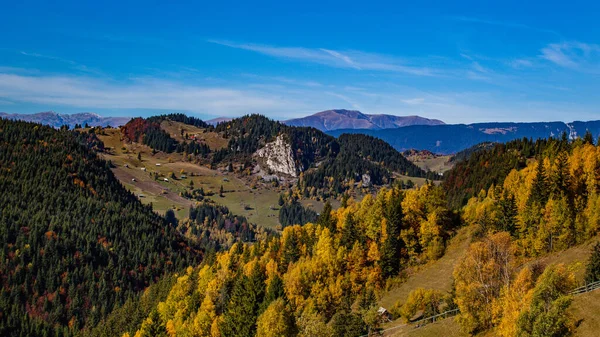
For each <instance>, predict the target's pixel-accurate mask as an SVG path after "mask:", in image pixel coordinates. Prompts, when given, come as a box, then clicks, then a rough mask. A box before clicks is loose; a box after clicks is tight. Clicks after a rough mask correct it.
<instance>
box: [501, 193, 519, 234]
mask: <svg viewBox="0 0 600 337" xmlns="http://www.w3.org/2000/svg"><path fill="white" fill-rule="evenodd" d="M498 204H499V206H500V216H499V218H498V229H499V230H501V231H504V232H509V233H510V234H511V235H514V234H515V232H516V225H515V224H516V223H517V213H518V210H517V203H516V202H515V197H514V196H512V195H507V196H505V197H504V198H502V199H500V201H499V202H498Z"/></svg>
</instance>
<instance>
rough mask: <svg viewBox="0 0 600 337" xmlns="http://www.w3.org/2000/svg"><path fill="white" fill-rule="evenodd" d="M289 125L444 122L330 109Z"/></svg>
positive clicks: (339, 126)
mask: <svg viewBox="0 0 600 337" xmlns="http://www.w3.org/2000/svg"><path fill="white" fill-rule="evenodd" d="M284 123H285V124H287V125H291V126H310V127H314V128H316V129H319V130H321V131H331V130H338V129H370V130H373V129H375V130H378V129H393V128H399V127H404V126H409V125H440V124H444V122H442V121H440V120H437V119H428V118H424V117H420V116H414V115H413V116H394V115H385V114H374V115H369V114H364V113H362V112H360V111H358V110H346V109H331V110H325V111H321V112H317V113H315V114H313V115H310V116H306V117H302V118H296V119H290V120H287V121H284Z"/></svg>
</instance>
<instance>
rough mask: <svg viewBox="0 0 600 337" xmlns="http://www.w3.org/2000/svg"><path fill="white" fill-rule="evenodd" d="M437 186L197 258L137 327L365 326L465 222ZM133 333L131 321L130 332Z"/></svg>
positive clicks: (209, 331)
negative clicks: (381, 298) (399, 281)
mask: <svg viewBox="0 0 600 337" xmlns="http://www.w3.org/2000/svg"><path fill="white" fill-rule="evenodd" d="M445 205H446V202H445V196H444V194H443V191H442V190H441V189H440V188H439V187H434V186H432V185H426V186H424V187H422V188H420V189H414V190H409V191H402V190H400V189H393V190H386V189H383V190H381V191H380V192H379V194H378V195H377V196H376V197H373V196H371V195H367V196H365V198H364V199H363V200H362V201H361V202H360V203H357V202H353V201H352V200H349V201H348V205H347V207H342V208H339V209H337V210H335V211H324V212H323V213H322V214H321V215H320V216H319V218H318V219H317V224H316V225H314V224H310V223H309V224H306V225H304V226H290V227H286V228H285V229H284V231H283V234H282V235H281V236H280V237H272V238H270V239H267V240H259V241H257V242H255V243H253V244H251V245H250V244H246V245H243V244H240V243H236V244H234V245H233V246H232V247H231V249H230V250H229V251H228V252H224V253H220V254H218V255H217V257H216V259H215V261H214V262H211V263H203V264H202V265H200V266H198V267H196V268H189V269H188V271H187V273H185V274H184V275H182V276H180V277H179V278H178V280H177V282H176V284H175V285H174V286H173V287H172V289H171V291H170V293H169V295H168V296H167V298H166V300H164V301H162V302H160V303H159V304H158V305H157V306H156V309H155V310H154V311H152V313H150V314H149V315H148V317H147V318H146V319H145V320H144V322H143V323H142V324H141V325H140V326H139V327H138V331H137V332H136V333H135V335H136V336H148V335H154V336H157V335H162V334H166V333H167V332H168V333H169V335H178V336H184V335H195V336H223V337H226V336H255V335H256V336H309V335H310V336H359V335H361V334H364V333H366V332H367V330H368V329H370V330H371V331H375V330H377V327H378V324H379V316H378V314H377V309H378V306H377V294H378V293H379V292H381V291H383V289H385V285H386V280H388V279H389V278H393V277H395V276H396V275H398V273H399V271H400V270H401V269H402V268H405V267H406V266H407V265H410V264H416V263H422V262H424V261H428V260H435V259H437V258H439V257H440V256H441V255H442V254H443V252H444V247H445V242H446V240H447V238H448V237H449V236H450V234H451V233H452V230H453V229H454V228H455V226H456V225H457V223H456V221H455V219H454V216H453V213H452V212H450V211H449V210H448V209H447V208H446V207H445ZM129 335H131V336H133V331H128V333H127V334H126V336H129Z"/></svg>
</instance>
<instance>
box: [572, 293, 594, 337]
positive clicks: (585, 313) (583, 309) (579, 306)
mask: <svg viewBox="0 0 600 337" xmlns="http://www.w3.org/2000/svg"><path fill="white" fill-rule="evenodd" d="M569 313H570V314H571V315H573V317H575V318H576V320H578V323H579V326H578V327H577V329H575V334H574V335H575V336H581V337H591V336H598V334H600V317H598V316H600V290H596V291H592V292H589V293H587V294H583V295H579V296H576V297H575V298H574V299H573V303H572V304H571V307H570V308H569Z"/></svg>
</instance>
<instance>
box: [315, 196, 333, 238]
mask: <svg viewBox="0 0 600 337" xmlns="http://www.w3.org/2000/svg"><path fill="white" fill-rule="evenodd" d="M317 224H318V225H320V226H322V227H323V228H328V229H329V231H330V232H331V233H335V222H334V221H333V219H332V218H331V203H329V200H327V202H326V203H325V206H323V211H321V214H320V215H319V219H317Z"/></svg>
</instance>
